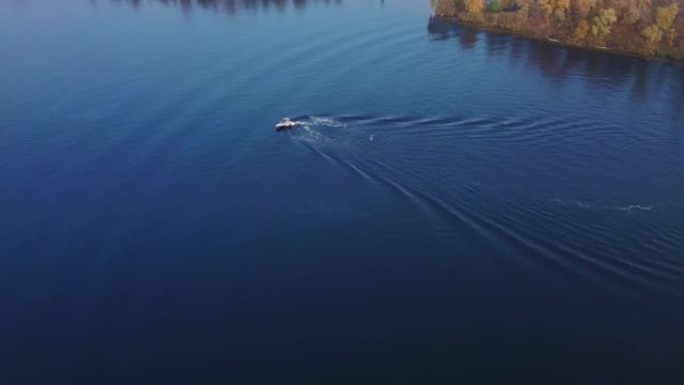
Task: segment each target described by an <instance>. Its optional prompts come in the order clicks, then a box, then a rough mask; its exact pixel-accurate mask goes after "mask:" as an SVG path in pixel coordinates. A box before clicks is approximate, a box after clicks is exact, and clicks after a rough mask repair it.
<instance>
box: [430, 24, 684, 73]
mask: <svg viewBox="0 0 684 385" xmlns="http://www.w3.org/2000/svg"><path fill="white" fill-rule="evenodd" d="M433 17H437V18H439V20H441V21H444V22H447V23H452V24H455V25H461V26H464V27H468V28H473V29H477V30H480V31H485V32H493V33H499V34H505V35H510V36H515V37H521V38H525V39H530V40H535V41H538V42H541V43H546V44H550V45H555V46H559V47H567V48H576V49H581V50H586V51H593V52H605V53H610V54H615V55H620V56H626V57H631V58H633V59H643V60H650V61H665V62H670V63H674V64H679V65H684V59H678V58H675V57H668V56H660V55H647V54H644V53H643V52H636V51H629V50H625V49H621V48H617V47H595V46H591V45H582V44H576V43H572V42H569V41H563V40H561V39H557V38H554V37H551V36H548V35H541V34H538V33H534V31H531V30H522V29H520V30H515V29H511V28H506V27H502V26H500V25H497V24H494V23H490V22H487V21H486V20H485V21H472V20H464V19H463V18H460V17H458V16H443V15H438V14H435V15H433Z"/></svg>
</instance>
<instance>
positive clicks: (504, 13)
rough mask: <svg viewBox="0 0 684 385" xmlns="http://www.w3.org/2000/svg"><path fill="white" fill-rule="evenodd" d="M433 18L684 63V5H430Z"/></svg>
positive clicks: (680, 0) (572, 0) (544, 0)
mask: <svg viewBox="0 0 684 385" xmlns="http://www.w3.org/2000/svg"><path fill="white" fill-rule="evenodd" d="M430 1H431V4H432V8H433V10H434V17H436V18H440V19H443V20H445V21H453V22H457V23H460V24H465V25H470V26H475V27H477V28H482V29H487V30H497V31H504V32H508V33H513V34H516V35H521V36H525V37H530V38H534V39H541V40H547V41H551V42H554V43H557V44H565V45H572V46H578V47H584V48H591V49H602V50H610V51H613V52H620V53H625V54H632V55H638V56H643V57H649V58H652V57H659V58H667V59H672V60H677V61H684V12H682V10H683V9H684V0H430Z"/></svg>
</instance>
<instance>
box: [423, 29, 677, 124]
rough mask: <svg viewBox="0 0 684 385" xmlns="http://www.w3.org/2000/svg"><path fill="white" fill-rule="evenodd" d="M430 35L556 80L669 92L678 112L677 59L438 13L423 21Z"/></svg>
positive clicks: (647, 93) (645, 93) (641, 93)
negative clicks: (533, 35)
mask: <svg viewBox="0 0 684 385" xmlns="http://www.w3.org/2000/svg"><path fill="white" fill-rule="evenodd" d="M427 30H428V34H429V36H430V37H431V38H432V39H433V40H448V39H454V40H456V41H457V42H458V43H459V46H460V48H461V49H464V50H470V49H473V48H475V47H478V46H479V45H478V43H480V42H482V43H483V44H482V46H483V47H484V48H485V50H486V54H487V56H488V57H489V58H490V60H498V59H499V58H504V59H506V60H508V62H509V63H510V65H517V64H521V63H522V64H523V65H525V66H527V67H529V68H530V69H531V70H533V71H536V72H538V73H540V74H542V75H543V76H544V77H545V78H546V79H547V80H548V81H550V82H553V83H555V84H558V85H562V84H566V83H567V82H568V81H572V80H575V78H576V76H577V75H578V74H579V75H580V76H581V78H583V79H586V80H588V82H587V84H588V85H590V86H591V87H594V88H596V89H602V88H607V89H611V88H622V87H625V88H626V89H628V90H629V93H630V94H631V95H632V97H634V98H635V99H636V100H645V99H646V98H648V97H652V96H654V95H663V94H666V95H670V96H671V99H670V100H671V103H672V104H673V107H674V110H675V111H679V114H680V116H684V115H682V114H684V67H683V66H682V65H681V64H679V63H672V62H663V61H648V60H644V59H640V58H633V57H628V56H623V55H618V54H611V53H607V52H597V51H592V50H582V49H577V48H570V47H562V46H558V45H554V44H548V43H543V42H539V41H535V40H531V39H526V38H521V37H516V36H511V35H507V34H502V33H495V32H483V31H480V30H477V29H474V28H469V27H465V26H460V25H457V24H455V23H453V22H449V21H448V20H444V19H442V18H439V17H434V16H432V17H430V18H429V20H428V27H427Z"/></svg>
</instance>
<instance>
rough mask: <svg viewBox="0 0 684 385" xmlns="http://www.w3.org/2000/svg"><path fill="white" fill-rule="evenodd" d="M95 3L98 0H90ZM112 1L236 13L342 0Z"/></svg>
mask: <svg viewBox="0 0 684 385" xmlns="http://www.w3.org/2000/svg"><path fill="white" fill-rule="evenodd" d="M91 1H92V2H93V3H97V2H98V0H91ZM108 1H110V2H113V3H122V4H127V5H130V6H132V7H136V8H137V7H139V6H141V5H142V4H145V3H161V4H164V5H169V6H178V7H181V8H183V9H184V10H191V9H193V8H201V9H206V10H213V11H216V12H222V13H227V14H233V13H237V12H238V11H241V10H259V9H268V8H276V9H284V8H287V7H289V6H293V7H294V8H297V9H301V8H304V7H306V6H307V5H309V4H311V3H318V4H337V3H341V2H342V0H108Z"/></svg>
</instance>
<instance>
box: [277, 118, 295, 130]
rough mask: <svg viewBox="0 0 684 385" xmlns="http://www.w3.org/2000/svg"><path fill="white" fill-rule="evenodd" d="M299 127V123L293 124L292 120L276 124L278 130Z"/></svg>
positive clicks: (287, 119)
mask: <svg viewBox="0 0 684 385" xmlns="http://www.w3.org/2000/svg"><path fill="white" fill-rule="evenodd" d="M296 125H297V122H293V121H292V120H290V118H283V120H281V121H280V123H278V124H276V130H278V131H279V130H285V129H288V128H292V127H294V126H296Z"/></svg>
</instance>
